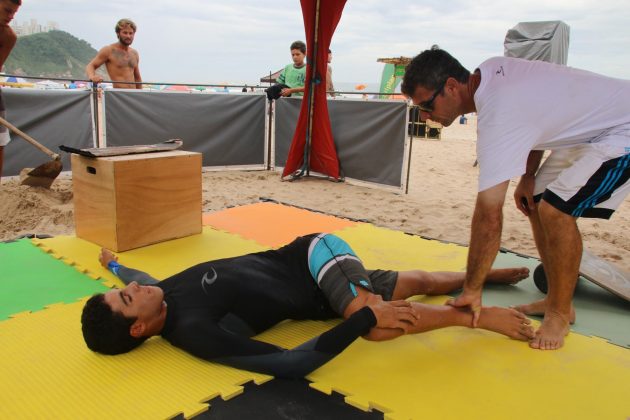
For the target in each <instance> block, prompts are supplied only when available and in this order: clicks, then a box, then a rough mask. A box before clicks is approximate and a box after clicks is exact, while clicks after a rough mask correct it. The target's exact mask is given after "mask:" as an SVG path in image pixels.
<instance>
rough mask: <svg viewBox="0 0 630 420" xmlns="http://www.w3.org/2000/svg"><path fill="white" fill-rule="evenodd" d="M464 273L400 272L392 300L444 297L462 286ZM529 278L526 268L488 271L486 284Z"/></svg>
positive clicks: (506, 282) (514, 282)
mask: <svg viewBox="0 0 630 420" xmlns="http://www.w3.org/2000/svg"><path fill="white" fill-rule="evenodd" d="M465 275H466V274H465V273H463V272H451V271H436V272H428V271H422V270H413V271H401V272H400V273H398V281H397V282H396V287H395V288H394V293H393V295H392V300H400V299H407V298H408V297H410V296H415V295H431V296H437V295H444V294H447V293H451V292H453V291H455V290H458V289H461V288H462V287H463V286H464V278H465ZM528 276H529V269H528V268H527V267H519V268H501V269H495V270H490V273H488V277H487V278H486V282H487V283H499V284H516V283H518V282H519V281H521V280H523V279H526V278H527V277H528Z"/></svg>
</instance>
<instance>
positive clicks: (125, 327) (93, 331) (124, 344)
mask: <svg viewBox="0 0 630 420" xmlns="http://www.w3.org/2000/svg"><path fill="white" fill-rule="evenodd" d="M134 322H136V318H125V317H124V316H123V315H122V314H121V313H119V312H114V311H112V308H111V307H110V306H109V305H108V304H107V302H105V295H103V294H102V293H99V294H96V295H94V296H92V297H91V298H90V299H88V301H87V302H85V306H84V307H83V314H81V329H82V330H83V339H84V340H85V344H87V346H88V347H89V348H90V350H92V351H96V352H98V353H103V354H110V355H113V354H121V353H127V352H129V351H131V350H133V349H135V348H136V347H138V346H139V345H140V344H142V343H143V342H144V341H145V340H146V339H147V338H148V337H139V338H136V337H132V336H131V335H130V334H129V328H130V327H131V325H132V324H133V323H134Z"/></svg>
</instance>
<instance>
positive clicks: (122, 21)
mask: <svg viewBox="0 0 630 420" xmlns="http://www.w3.org/2000/svg"><path fill="white" fill-rule="evenodd" d="M125 26H130V27H131V29H133V31H134V32H136V24H135V23H133V20H131V19H120V20H119V21H118V22H116V27H115V28H114V29H115V30H116V33H117V34H119V33H120V31H122V30H123V28H124V27H125Z"/></svg>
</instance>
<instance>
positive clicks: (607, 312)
mask: <svg viewBox="0 0 630 420" xmlns="http://www.w3.org/2000/svg"><path fill="white" fill-rule="evenodd" d="M538 264H540V261H539V260H538V259H537V258H532V257H525V256H519V255H517V254H514V253H511V252H499V254H498V256H497V259H496V261H495V263H494V268H505V267H521V266H523V267H528V268H529V270H530V276H529V278H528V279H525V280H523V281H521V282H520V283H518V285H516V286H515V287H510V288H509V289H508V290H506V288H505V287H504V286H503V287H501V286H497V285H492V284H488V285H486V286H484V292H483V304H484V305H496V306H511V305H520V304H524V303H530V302H533V301H535V300H539V299H542V298H544V297H545V295H544V294H543V293H542V292H540V291H539V290H538V288H537V287H536V285H535V284H534V278H533V273H534V269H535V268H536V266H538ZM573 305H574V306H575V311H576V315H577V319H576V322H575V324H573V325H572V326H571V329H572V330H573V331H575V332H577V333H580V334H585V335H591V336H597V337H601V338H604V339H606V340H608V341H610V342H611V343H614V344H617V345H619V346H624V347H629V348H630V328H628V326H629V325H630V302H628V301H626V300H623V299H622V298H620V297H618V296H615V295H613V294H612V293H610V292H608V291H607V290H605V289H603V288H601V287H599V286H596V285H595V284H593V283H591V282H589V281H588V280H586V279H583V278H580V279H579V281H578V284H577V287H576V289H575V296H574V298H573ZM532 318H534V319H541V320H542V317H540V318H538V317H532Z"/></svg>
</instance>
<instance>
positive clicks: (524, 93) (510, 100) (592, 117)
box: [474, 57, 630, 191]
mask: <svg viewBox="0 0 630 420" xmlns="http://www.w3.org/2000/svg"><path fill="white" fill-rule="evenodd" d="M479 71H480V72H481V83H480V85H479V87H478V89H477V91H476V92H475V96H474V101H475V106H476V108H477V113H478V117H477V159H478V161H479V191H483V190H486V189H488V188H490V187H493V186H495V185H497V184H500V183H501V182H504V181H507V180H509V179H511V178H514V177H517V176H520V175H523V174H524V173H525V167H526V163H527V156H528V155H529V152H530V151H531V150H554V149H562V148H567V147H572V146H574V145H576V144H581V143H588V142H598V141H601V142H610V143H611V145H614V146H615V147H616V146H619V147H622V148H627V147H630V80H622V79H613V78H610V77H605V76H601V75H598V74H595V73H591V72H588V71H584V70H578V69H574V68H571V67H566V66H562V65H558V64H551V63H547V62H542V61H529V60H522V59H519V58H506V57H495V58H491V59H489V60H487V61H484V62H483V63H482V64H481V65H480V66H479ZM610 131H615V132H617V134H619V133H620V132H621V133H622V135H621V136H619V135H616V136H609V137H606V136H604V135H603V134H607V133H609V132H610ZM623 132H625V134H623ZM626 150H628V149H626Z"/></svg>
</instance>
